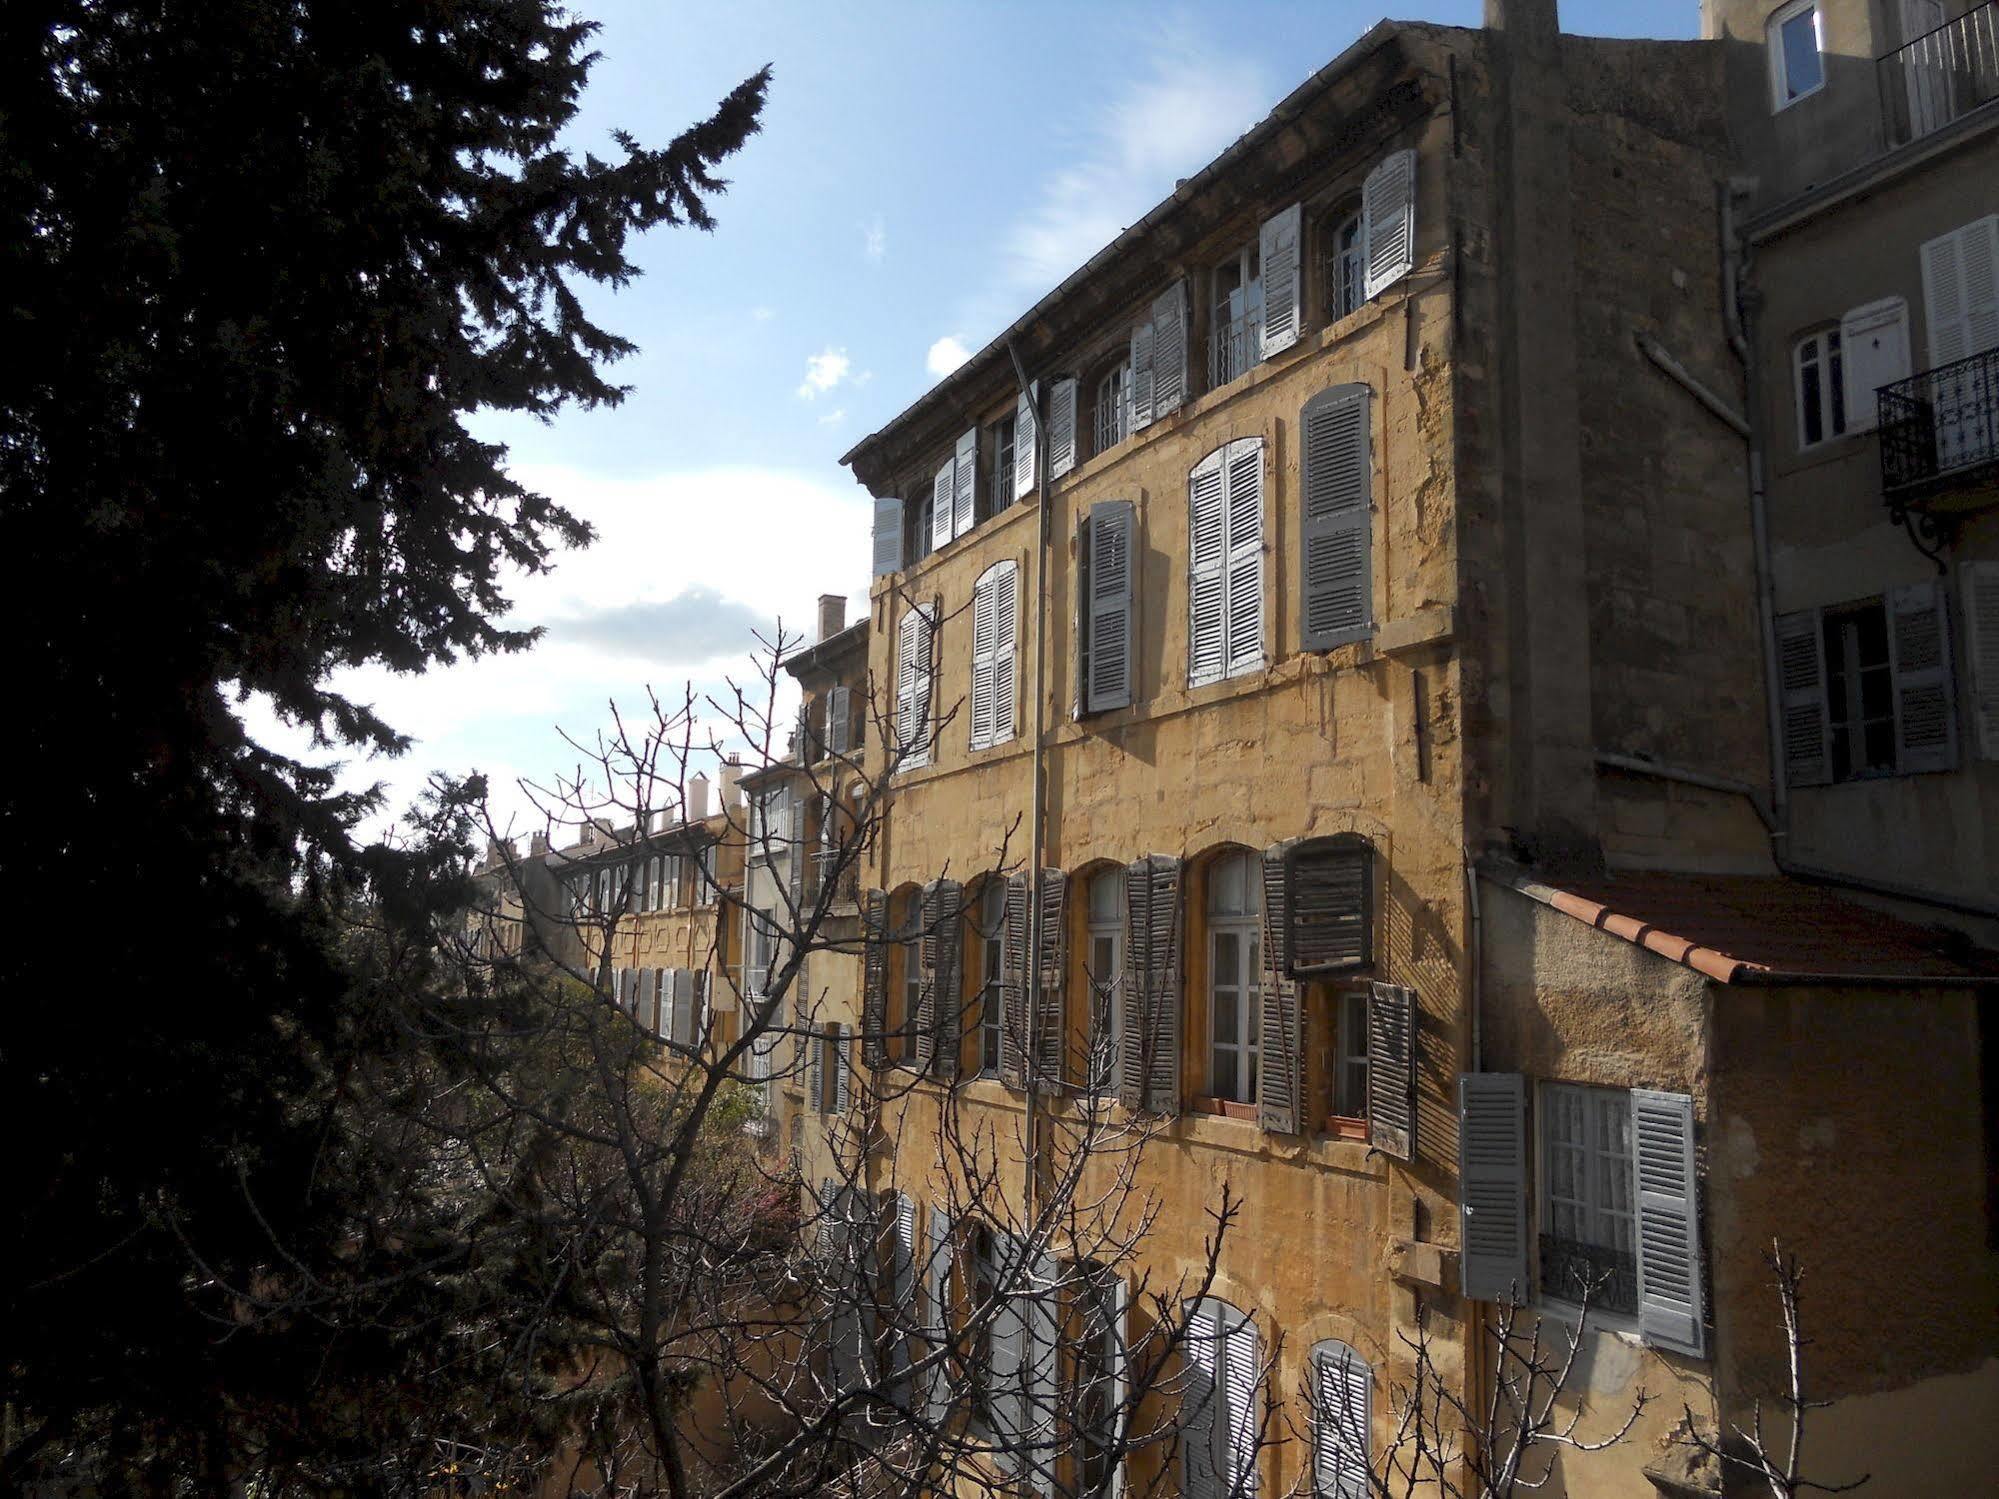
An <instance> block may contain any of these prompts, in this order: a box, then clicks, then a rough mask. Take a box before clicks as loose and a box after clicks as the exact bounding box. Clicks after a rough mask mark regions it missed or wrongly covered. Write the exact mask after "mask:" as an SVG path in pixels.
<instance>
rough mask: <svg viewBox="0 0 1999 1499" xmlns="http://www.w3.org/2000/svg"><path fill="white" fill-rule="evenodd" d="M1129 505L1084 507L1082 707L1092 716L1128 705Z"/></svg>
mask: <svg viewBox="0 0 1999 1499" xmlns="http://www.w3.org/2000/svg"><path fill="white" fill-rule="evenodd" d="M1136 529H1137V527H1136V512H1135V511H1134V510H1133V509H1132V504H1131V501H1129V500H1100V501H1099V502H1098V503H1096V504H1094V505H1092V506H1091V507H1090V521H1089V531H1088V537H1087V544H1088V547H1089V559H1088V563H1089V567H1088V579H1089V584H1088V586H1089V594H1090V601H1089V611H1090V613H1089V624H1088V630H1089V645H1088V652H1089V654H1088V671H1089V680H1088V684H1087V694H1088V696H1087V706H1088V708H1089V711H1090V712H1092V713H1102V712H1104V711H1105V710H1106V709H1110V708H1126V707H1129V706H1130V705H1131V697H1132V692H1131V616H1132V607H1131V605H1132V587H1131V583H1132V538H1133V533H1134V532H1135V530H1136Z"/></svg>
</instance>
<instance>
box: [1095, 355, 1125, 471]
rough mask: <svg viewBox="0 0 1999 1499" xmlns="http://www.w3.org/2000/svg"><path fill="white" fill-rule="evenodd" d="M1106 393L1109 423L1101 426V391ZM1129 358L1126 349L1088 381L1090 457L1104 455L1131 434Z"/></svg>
mask: <svg viewBox="0 0 1999 1499" xmlns="http://www.w3.org/2000/svg"><path fill="white" fill-rule="evenodd" d="M1112 386H1115V389H1114V390H1112V391H1111V392H1110V394H1111V399H1112V404H1111V406H1110V408H1109V411H1110V414H1111V418H1112V420H1111V422H1110V423H1109V425H1108V427H1107V426H1106V423H1105V419H1104V418H1105V409H1106V408H1105V392H1106V389H1107V388H1108V387H1112ZM1131 398H1132V389H1131V355H1130V353H1129V349H1128V348H1127V351H1126V352H1125V353H1124V354H1123V355H1122V356H1121V357H1119V358H1116V359H1113V360H1111V361H1110V362H1109V363H1108V364H1106V365H1104V366H1103V367H1102V368H1101V369H1100V370H1099V371H1098V372H1097V375H1096V377H1095V378H1094V379H1092V380H1091V382H1090V456H1091V457H1093V458H1094V457H1096V456H1097V455H1098V454H1100V453H1108V452H1109V451H1110V450H1111V449H1112V448H1114V447H1116V446H1117V445H1118V444H1119V443H1121V442H1123V441H1124V440H1125V439H1126V438H1127V437H1130V436H1131V433H1132V409H1131Z"/></svg>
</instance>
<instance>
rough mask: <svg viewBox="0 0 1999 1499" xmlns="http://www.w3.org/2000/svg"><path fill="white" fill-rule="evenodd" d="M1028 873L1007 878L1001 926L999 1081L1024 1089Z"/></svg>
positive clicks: (1017, 871)
mask: <svg viewBox="0 0 1999 1499" xmlns="http://www.w3.org/2000/svg"><path fill="white" fill-rule="evenodd" d="M1027 904H1028V903H1027V871H1026V870H1024V869H1023V870H1016V871H1015V872H1014V873H1012V874H1010V875H1008V876H1007V881H1006V903H1005V907H1004V913H1005V914H1004V916H1003V918H1002V920H1001V923H1000V1077H1001V1078H1002V1079H1003V1080H1004V1081H1005V1082H1006V1084H1007V1086H1009V1087H1013V1088H1024V1087H1026V1086H1027Z"/></svg>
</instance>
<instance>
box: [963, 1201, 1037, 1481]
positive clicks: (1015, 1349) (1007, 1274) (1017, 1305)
mask: <svg viewBox="0 0 1999 1499" xmlns="http://www.w3.org/2000/svg"><path fill="white" fill-rule="evenodd" d="M990 1232H991V1234H992V1243H993V1248H994V1252H995V1253H996V1254H997V1255H998V1257H999V1261H1000V1264H999V1267H998V1268H999V1271H1000V1274H999V1275H998V1276H997V1277H996V1280H997V1282H998V1284H997V1286H996V1287H995V1291H994V1294H995V1295H996V1296H997V1297H998V1301H999V1305H998V1307H997V1308H996V1309H995V1310H994V1312H993V1314H992V1321H991V1324H990V1326H991V1331H992V1338H991V1345H990V1346H991V1349H992V1357H991V1368H990V1371H989V1372H990V1374H991V1376H992V1378H991V1383H990V1386H989V1388H990V1389H991V1391H992V1397H991V1398H992V1409H993V1425H994V1426H995V1427H996V1428H997V1430H995V1431H994V1432H993V1436H994V1438H995V1439H996V1440H997V1441H998V1442H999V1443H1000V1445H1001V1446H1002V1447H1003V1448H1011V1449H1013V1450H1011V1451H1008V1452H1006V1453H1004V1455H1003V1457H1002V1461H1003V1462H1005V1464H1006V1466H1007V1468H1008V1469H1009V1470H1010V1471H1014V1472H1018V1471H1019V1468H1020V1453H1019V1450H1018V1444H1019V1442H1020V1440H1021V1438H1022V1435H1023V1434H1024V1433H1025V1431H1026V1428H1027V1413H1026V1409H1025V1407H1026V1401H1025V1400H1024V1399H1023V1398H1022V1394H1023V1391H1022V1378H1023V1375H1024V1373H1025V1366H1026V1357H1027V1314H1026V1308H1025V1303H1024V1301H1023V1300H1022V1297H1021V1295H1020V1291H1021V1289H1022V1288H1021V1287H1020V1286H1019V1285H1018V1284H1017V1282H1018V1280H1019V1279H1020V1278H1021V1276H1020V1272H1019V1269H1018V1267H1019V1265H1020V1263H1021V1253H1022V1246H1021V1241H1020V1240H1019V1239H1017V1238H1015V1237H1014V1236H1013V1235H1012V1234H1005V1233H1001V1232H999V1231H998V1230H997V1229H993V1230H990ZM1009 1279H1012V1280H1014V1281H1015V1282H1016V1284H1015V1285H1014V1286H1013V1287H1012V1288H1011V1290H1009V1289H1008V1286H1007V1282H1008V1280H1009ZM966 1310H967V1315H970V1316H977V1315H978V1314H979V1311H980V1308H978V1307H968V1308H967V1309H966Z"/></svg>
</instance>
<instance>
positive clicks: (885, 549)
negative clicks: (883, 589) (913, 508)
mask: <svg viewBox="0 0 1999 1499" xmlns="http://www.w3.org/2000/svg"><path fill="white" fill-rule="evenodd" d="M901 570H902V501H901V500H899V499H894V498H890V499H883V498H882V497H881V496H880V495H877V496H875V576H876V577H877V578H879V577H882V576H883V575H884V574H887V573H893V572H900V571H901Z"/></svg>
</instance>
